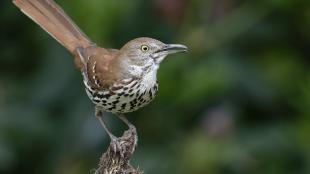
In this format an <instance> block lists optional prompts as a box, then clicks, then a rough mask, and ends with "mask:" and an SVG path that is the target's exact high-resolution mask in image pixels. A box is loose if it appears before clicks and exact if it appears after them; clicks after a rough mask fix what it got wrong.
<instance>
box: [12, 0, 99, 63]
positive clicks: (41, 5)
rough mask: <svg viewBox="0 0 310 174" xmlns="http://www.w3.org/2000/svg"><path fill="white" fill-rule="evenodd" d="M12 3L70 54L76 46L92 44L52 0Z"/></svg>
mask: <svg viewBox="0 0 310 174" xmlns="http://www.w3.org/2000/svg"><path fill="white" fill-rule="evenodd" d="M13 3H14V4H15V5H16V6H17V7H18V8H20V9H21V11H22V12H23V13H25V14H26V15H27V16H28V17H30V18H31V19H32V20H33V21H35V22H36V23H37V24H38V25H40V26H41V27H42V28H43V29H44V30H45V31H46V32H48V33H49V34H50V35H51V36H53V37H54V38H55V39H56V40H57V41H58V42H59V43H61V44H62V45H63V46H64V47H66V48H67V49H68V50H69V51H70V52H71V53H72V54H76V51H77V49H78V48H86V47H89V46H91V45H94V43H92V42H91V41H90V39H89V38H88V37H87V36H86V35H85V34H84V33H83V32H82V31H81V30H80V29H79V27H78V26H77V25H76V24H75V23H74V22H73V21H72V20H71V19H70V17H69V16H68V15H67V14H66V13H65V12H64V11H63V10H62V8H61V7H60V6H59V5H58V4H56V3H55V2H54V1H53V0H13ZM82 61H83V60H82Z"/></svg>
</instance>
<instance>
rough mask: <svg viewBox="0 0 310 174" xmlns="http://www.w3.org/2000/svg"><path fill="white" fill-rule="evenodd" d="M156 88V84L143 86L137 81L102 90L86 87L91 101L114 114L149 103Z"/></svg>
mask: <svg viewBox="0 0 310 174" xmlns="http://www.w3.org/2000/svg"><path fill="white" fill-rule="evenodd" d="M157 90H158V84H157V83H154V84H153V86H149V87H145V86H143V85H141V84H139V83H137V84H135V85H134V86H130V84H129V85H126V86H118V87H115V86H114V87H112V88H109V89H106V90H102V91H93V90H92V89H90V88H86V92H87V94H88V96H89V98H90V99H91V100H92V102H93V103H94V104H95V105H96V106H99V107H101V108H102V109H103V110H105V111H107V112H112V113H115V114H120V113H128V112H132V111H135V110H137V109H139V108H141V107H143V106H145V105H147V104H148V103H150V102H151V101H152V100H153V99H154V97H155V95H156V92H157Z"/></svg>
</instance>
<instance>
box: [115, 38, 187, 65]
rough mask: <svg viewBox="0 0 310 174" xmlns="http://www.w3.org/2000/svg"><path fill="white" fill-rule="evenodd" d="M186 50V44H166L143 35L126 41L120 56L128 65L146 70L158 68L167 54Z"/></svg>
mask: <svg viewBox="0 0 310 174" xmlns="http://www.w3.org/2000/svg"><path fill="white" fill-rule="evenodd" d="M186 51H187V47H186V46H185V45H181V44H164V43H162V42H161V41H158V40H156V39H152V38H147V37H141V38H136V39H133V40H131V41H129V42H128V43H126V44H125V45H124V46H123V47H122V48H121V50H120V56H121V59H123V60H126V61H125V62H126V64H127V65H126V66H131V67H135V68H137V69H139V68H142V70H145V71H146V70H148V69H149V68H151V69H155V70H157V69H158V67H159V64H160V63H161V62H162V61H163V59H164V58H165V57H166V56H167V55H169V54H174V53H179V52H186Z"/></svg>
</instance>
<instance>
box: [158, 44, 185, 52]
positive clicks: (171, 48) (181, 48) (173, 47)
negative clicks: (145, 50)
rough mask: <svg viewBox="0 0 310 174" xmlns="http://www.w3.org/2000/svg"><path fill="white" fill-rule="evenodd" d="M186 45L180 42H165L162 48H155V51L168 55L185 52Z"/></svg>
mask: <svg viewBox="0 0 310 174" xmlns="http://www.w3.org/2000/svg"><path fill="white" fill-rule="evenodd" d="M187 49H188V48H187V46H185V45H181V44H166V45H165V46H164V47H163V48H162V49H159V50H157V51H156V52H155V53H159V54H161V55H168V54H174V53H180V52H187Z"/></svg>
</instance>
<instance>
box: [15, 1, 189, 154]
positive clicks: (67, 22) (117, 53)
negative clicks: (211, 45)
mask: <svg viewBox="0 0 310 174" xmlns="http://www.w3.org/2000/svg"><path fill="white" fill-rule="evenodd" d="M12 2H13V3H14V4H15V5H16V6H17V7H18V8H19V9H20V10H21V11H22V12H23V13H24V14H25V15H27V16H28V17H29V18H31V19H32V20H33V21H34V22H35V23H37V24H38V25H39V26H40V27H41V28H43V29H44V30H45V31H46V32H47V33H48V34H50V35H51V36H52V37H53V38H54V39H56V40H57V41H58V42H59V43H60V44H61V45H63V46H64V47H65V48H66V49H67V50H68V51H69V52H70V53H71V54H72V55H73V56H74V63H75V65H76V67H77V68H78V69H79V70H80V71H81V74H82V78H83V83H84V85H85V90H86V93H87V95H88V97H89V98H90V100H91V101H92V102H93V104H94V106H95V115H96V117H97V118H98V119H99V121H100V123H101V125H102V126H103V128H104V129H105V131H106V132H107V134H108V135H109V137H110V140H111V145H112V148H113V149H114V151H120V150H121V147H120V144H119V142H118V141H117V137H116V136H114V135H113V134H112V133H111V131H110V129H109V128H108V126H107V124H106V122H105V121H104V119H103V117H104V113H105V112H110V113H112V114H115V115H117V116H118V117H119V118H120V119H121V120H122V121H123V122H124V123H125V124H127V126H128V127H129V130H131V131H132V132H135V133H136V129H135V126H134V125H133V124H132V123H130V122H129V120H128V119H127V118H126V117H125V116H124V114H125V113H129V112H133V111H136V110H137V109H139V108H141V107H144V106H146V105H147V104H149V103H150V102H151V101H152V100H153V99H154V97H155V96H156V93H157V91H158V82H157V76H156V75H157V71H158V69H159V66H160V64H161V62H162V61H163V60H164V59H165V57H166V56H167V55H170V54H174V53H179V52H187V50H188V48H187V46H185V45H182V44H165V43H163V42H161V41H159V40H156V39H153V38H149V37H139V38H136V39H133V40H131V41H129V42H127V43H126V44H125V45H124V46H123V47H121V48H120V49H110V48H103V47H100V46H98V45H97V44H96V43H94V42H93V41H92V40H91V39H89V37H87V35H86V34H84V33H83V32H82V30H81V29H80V28H79V27H78V26H77V25H76V24H75V23H74V22H73V20H72V19H71V18H70V17H69V16H68V15H67V14H66V13H65V11H64V10H63V9H62V8H61V7H60V6H59V5H58V4H57V3H56V2H55V1H53V0H12Z"/></svg>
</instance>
